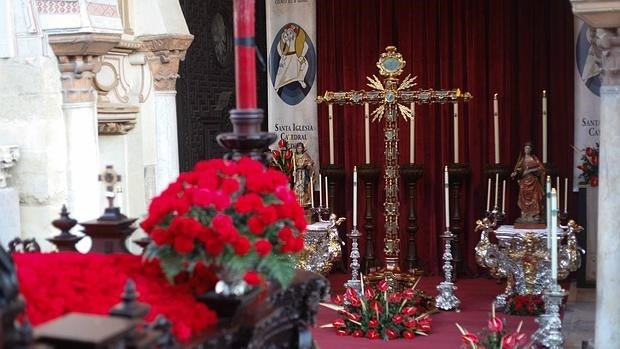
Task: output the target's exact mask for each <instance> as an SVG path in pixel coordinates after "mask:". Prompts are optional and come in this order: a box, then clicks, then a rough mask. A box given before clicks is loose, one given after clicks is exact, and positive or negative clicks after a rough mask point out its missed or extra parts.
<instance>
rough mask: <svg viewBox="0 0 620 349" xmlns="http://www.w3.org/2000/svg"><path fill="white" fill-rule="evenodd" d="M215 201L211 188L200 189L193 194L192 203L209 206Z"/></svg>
mask: <svg viewBox="0 0 620 349" xmlns="http://www.w3.org/2000/svg"><path fill="white" fill-rule="evenodd" d="M212 202H213V194H212V193H211V190H209V189H198V190H195V191H194V195H192V203H193V204H194V205H197V206H200V207H207V206H209V205H211V203H212Z"/></svg>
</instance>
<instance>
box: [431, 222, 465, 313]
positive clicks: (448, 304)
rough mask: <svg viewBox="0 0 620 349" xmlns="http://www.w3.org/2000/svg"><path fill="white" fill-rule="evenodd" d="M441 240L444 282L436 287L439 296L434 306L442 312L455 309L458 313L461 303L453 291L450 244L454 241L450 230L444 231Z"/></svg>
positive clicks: (454, 287) (454, 288)
mask: <svg viewBox="0 0 620 349" xmlns="http://www.w3.org/2000/svg"><path fill="white" fill-rule="evenodd" d="M441 238H442V239H443V241H444V251H443V267H442V269H443V273H444V278H445V280H444V281H442V282H441V283H439V285H437V290H438V291H439V294H438V295H437V297H435V305H436V306H437V308H439V309H442V310H452V309H455V310H457V311H458V308H459V306H460V305H461V301H460V300H459V299H458V298H456V296H455V295H454V291H455V290H456V289H457V287H456V286H455V285H454V283H453V282H452V280H453V276H452V270H453V269H454V267H453V266H452V251H451V250H452V246H451V242H452V240H453V239H454V234H452V232H450V230H446V232H444V233H443V235H441Z"/></svg>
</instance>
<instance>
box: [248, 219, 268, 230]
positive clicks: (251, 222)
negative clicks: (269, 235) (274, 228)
mask: <svg viewBox="0 0 620 349" xmlns="http://www.w3.org/2000/svg"><path fill="white" fill-rule="evenodd" d="M248 230H249V231H250V233H252V234H254V235H263V233H264V232H265V223H263V220H262V219H261V218H260V216H252V217H250V218H249V219H248Z"/></svg>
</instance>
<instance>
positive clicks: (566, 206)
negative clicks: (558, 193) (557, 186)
mask: <svg viewBox="0 0 620 349" xmlns="http://www.w3.org/2000/svg"><path fill="white" fill-rule="evenodd" d="M567 208H568V177H566V178H564V213H567V212H568V209H567Z"/></svg>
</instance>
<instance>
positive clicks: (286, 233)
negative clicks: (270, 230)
mask: <svg viewBox="0 0 620 349" xmlns="http://www.w3.org/2000/svg"><path fill="white" fill-rule="evenodd" d="M278 238H279V239H280V240H282V241H283V242H286V241H288V240H290V239H292V238H293V231H292V230H291V228H289V227H287V226H284V227H282V229H280V231H279V232H278Z"/></svg>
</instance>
